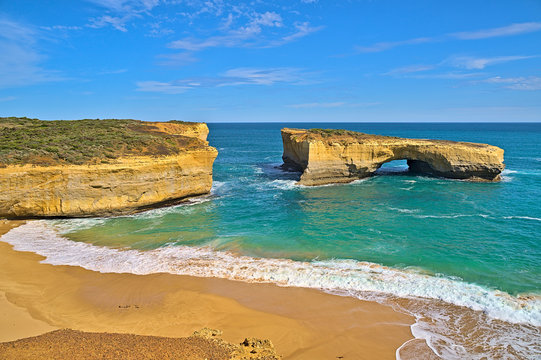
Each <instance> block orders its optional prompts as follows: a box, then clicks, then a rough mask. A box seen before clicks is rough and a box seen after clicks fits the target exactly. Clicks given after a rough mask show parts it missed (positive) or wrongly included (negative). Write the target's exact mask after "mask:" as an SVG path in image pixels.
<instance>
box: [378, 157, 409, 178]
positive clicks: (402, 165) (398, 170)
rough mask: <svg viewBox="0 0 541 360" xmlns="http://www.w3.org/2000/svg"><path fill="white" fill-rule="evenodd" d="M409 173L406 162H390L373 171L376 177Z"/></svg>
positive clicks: (405, 160)
mask: <svg viewBox="0 0 541 360" xmlns="http://www.w3.org/2000/svg"><path fill="white" fill-rule="evenodd" d="M408 172H409V166H408V160H407V159H399V160H391V161H387V162H384V163H383V164H381V165H380V166H379V167H378V169H377V170H376V171H375V174H376V175H400V174H405V173H408Z"/></svg>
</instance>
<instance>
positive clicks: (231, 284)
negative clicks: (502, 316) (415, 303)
mask: <svg viewBox="0 0 541 360" xmlns="http://www.w3.org/2000/svg"><path fill="white" fill-rule="evenodd" d="M20 223H21V222H13V221H10V222H4V223H0V235H1V234H3V233H5V232H7V231H9V229H10V228H11V227H14V226H17V224H20ZM0 259H1V261H0V270H1V272H2V274H3V276H2V278H1V279H0V291H1V292H3V293H4V294H6V301H2V302H0V306H1V309H2V311H4V309H6V308H7V307H8V306H7V305H6V304H11V305H12V306H14V307H16V308H17V309H18V311H19V313H20V314H25V313H26V314H27V315H28V316H30V317H31V319H32V320H33V321H35V322H36V323H39V324H41V325H43V326H44V327H43V328H41V329H42V330H41V331H43V330H45V329H47V326H48V327H49V329H55V328H70V329H74V330H81V331H87V332H116V333H130V334H136V335H153V336H166V337H185V336H189V335H191V334H192V333H193V331H195V330H199V329H201V328H203V327H210V328H216V329H220V330H222V331H223V338H224V340H226V341H229V342H238V341H239V339H243V338H244V337H257V338H262V339H269V340H271V341H272V342H273V344H274V345H275V348H276V351H277V353H278V354H281V355H283V356H284V357H285V358H288V359H289V358H291V359H314V358H336V357H338V356H344V358H365V359H376V358H382V359H383V358H395V357H396V352H397V350H398V349H399V348H400V349H401V350H400V351H401V357H402V358H405V357H404V356H405V355H407V353H408V352H409V351H408V349H411V347H410V346H409V344H416V345H419V342H421V346H420V347H421V348H422V349H424V350H425V351H427V352H430V351H429V350H428V347H427V346H426V343H424V341H422V340H421V341H411V340H414V338H413V336H412V334H411V330H410V327H411V325H412V324H413V323H414V322H415V320H414V319H413V317H411V316H409V315H405V314H403V313H400V312H397V311H395V310H393V309H391V308H390V307H388V306H385V305H381V304H378V303H375V302H369V301H363V300H358V299H355V298H350V297H343V296H338V295H330V294H326V293H323V292H321V291H318V290H314V289H305V288H292V287H279V286H276V285H273V284H253V283H245V282H237V281H231V280H224V279H218V278H196V277H192V276H184V275H173V274H166V273H161V274H151V275H134V274H116V273H98V272H94V271H90V270H85V269H83V268H80V267H75V266H55V265H49V264H41V263H39V261H41V260H43V257H42V256H40V255H37V254H34V253H30V252H19V251H15V250H13V249H12V247H11V245H9V244H7V243H4V242H0ZM35 274H39V276H35ZM6 302H7V303H6ZM21 316H22V315H21ZM14 321H15V323H14V324H15V327H16V328H19V329H20V330H21V331H20V332H18V333H17V334H18V335H17V336H22V337H27V336H34V335H37V334H36V333H35V332H34V333H30V332H25V330H24V327H22V324H23V322H22V321H19V320H14ZM36 323H35V324H36ZM35 329H36V331H37V328H35ZM46 331H47V330H46ZM46 331H43V332H46ZM5 333H6V332H5V331H2V336H3V337H2V341H9V340H6V339H7V335H6V334H5ZM13 334H15V333H13ZM13 336H15V335H13ZM13 336H12V338H11V339H10V340H15V339H14V338H13ZM406 343H407V344H406ZM423 343H424V346H423ZM417 355H418V353H417ZM406 358H407V357H406Z"/></svg>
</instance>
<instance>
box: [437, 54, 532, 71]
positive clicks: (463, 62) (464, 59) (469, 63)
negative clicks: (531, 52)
mask: <svg viewBox="0 0 541 360" xmlns="http://www.w3.org/2000/svg"><path fill="white" fill-rule="evenodd" d="M535 57H537V56H521V55H517V56H495V57H486V58H481V57H473V56H453V57H450V58H448V59H446V60H444V62H443V63H445V64H448V65H451V66H454V67H458V68H464V69H468V70H472V69H477V70H481V69H484V68H485V67H487V66H490V65H496V64H503V63H507V62H510V61H517V60H525V59H531V58H535Z"/></svg>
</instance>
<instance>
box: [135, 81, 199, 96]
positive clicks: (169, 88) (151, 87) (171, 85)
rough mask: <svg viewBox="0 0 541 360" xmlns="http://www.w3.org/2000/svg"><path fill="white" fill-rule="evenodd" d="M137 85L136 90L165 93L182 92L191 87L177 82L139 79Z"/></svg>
mask: <svg viewBox="0 0 541 360" xmlns="http://www.w3.org/2000/svg"><path fill="white" fill-rule="evenodd" d="M136 85H137V89H136V91H144V92H158V93H163V94H180V93H183V92H185V91H186V90H189V89H191V87H190V86H189V85H182V84H177V83H175V82H160V81H139V82H137V83H136Z"/></svg>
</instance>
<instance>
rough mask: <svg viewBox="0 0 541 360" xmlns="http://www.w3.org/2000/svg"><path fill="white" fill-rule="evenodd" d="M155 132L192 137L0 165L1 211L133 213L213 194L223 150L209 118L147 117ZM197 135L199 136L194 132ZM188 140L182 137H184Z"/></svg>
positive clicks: (29, 214) (8, 214)
mask: <svg viewBox="0 0 541 360" xmlns="http://www.w3.org/2000/svg"><path fill="white" fill-rule="evenodd" d="M142 124H143V125H145V126H148V127H149V130H151V131H152V132H159V133H162V134H163V133H165V134H172V135H174V136H181V137H183V138H184V137H185V138H190V139H191V140H189V141H184V140H183V141H184V142H185V143H189V147H186V148H182V147H180V146H181V145H177V146H179V147H178V148H177V149H176V153H174V154H167V155H160V154H156V155H153V156H148V155H145V156H138V155H123V156H121V157H118V158H116V159H113V160H111V159H109V160H108V161H107V163H88V164H53V165H50V166H39V165H33V164H24V165H9V166H5V167H0V189H1V191H0V217H5V218H33V217H86V216H108V215H118V214H126V213H133V212H137V211H141V210H144V209H148V208H152V207H157V206H159V205H163V204H168V203H175V202H178V201H181V200H182V199H184V198H186V197H190V196H197V195H202V194H207V193H209V192H210V189H211V186H212V164H213V162H214V159H215V158H216V156H217V154H218V152H217V150H216V149H215V148H213V147H210V146H208V143H207V141H206V136H207V134H208V128H207V126H206V125H205V124H197V123H194V124H189V123H188V124H186V123H182V124H181V123H142ZM192 137H193V138H192ZM179 143H182V142H179Z"/></svg>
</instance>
